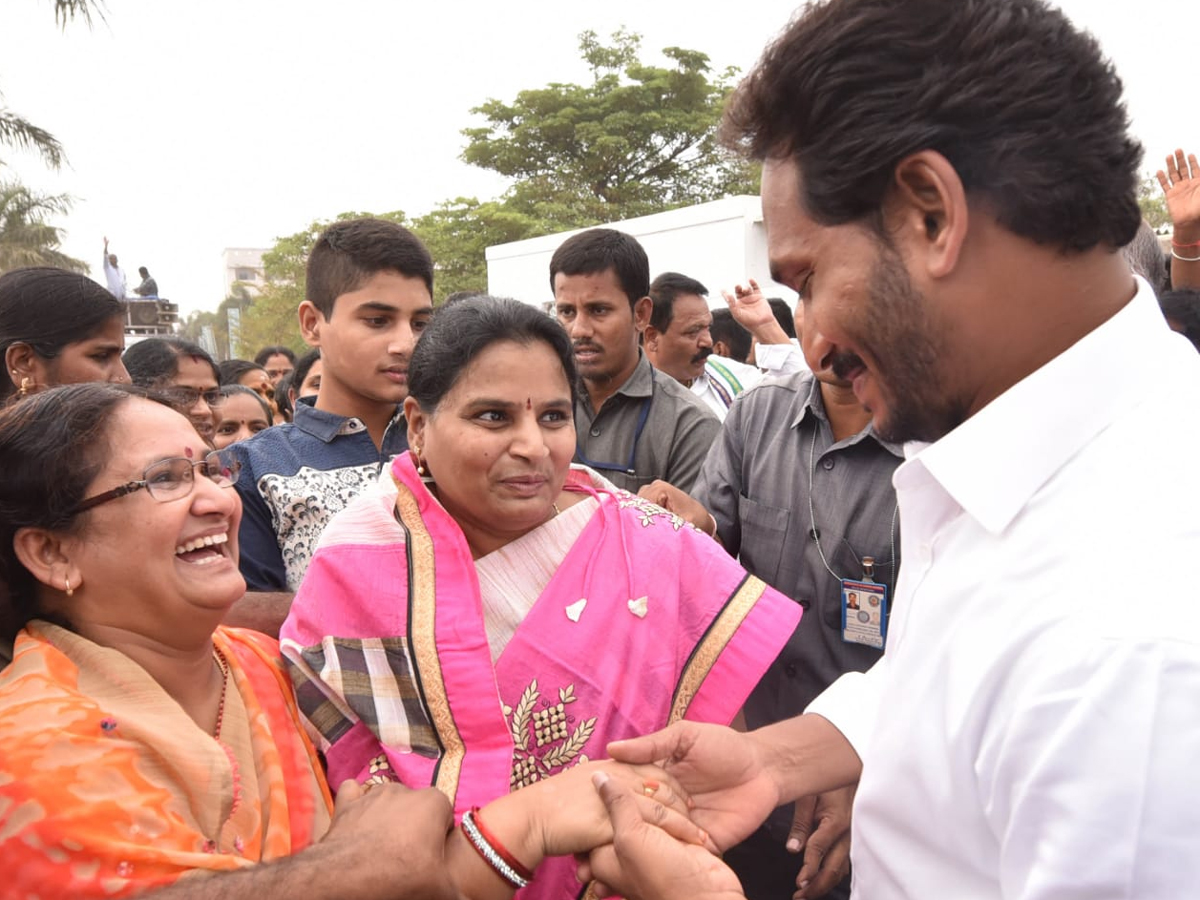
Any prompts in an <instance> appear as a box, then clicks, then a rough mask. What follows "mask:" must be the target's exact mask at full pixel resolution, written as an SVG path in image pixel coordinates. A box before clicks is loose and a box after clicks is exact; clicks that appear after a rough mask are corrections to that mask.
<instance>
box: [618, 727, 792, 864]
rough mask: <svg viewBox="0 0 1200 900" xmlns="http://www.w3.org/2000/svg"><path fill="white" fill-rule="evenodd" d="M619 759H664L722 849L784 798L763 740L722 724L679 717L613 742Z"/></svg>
mask: <svg viewBox="0 0 1200 900" xmlns="http://www.w3.org/2000/svg"><path fill="white" fill-rule="evenodd" d="M608 753H609V755H610V756H611V757H612V758H613V759H617V760H621V761H623V762H629V763H650V762H656V761H658V764H659V765H660V766H662V768H663V769H665V770H666V771H667V772H669V773H670V774H671V775H673V776H674V777H675V779H676V780H677V781H678V782H679V784H680V785H681V786H682V788H683V790H685V791H687V793H688V795H689V796H690V797H691V799H692V803H693V807H692V821H694V822H695V823H696V824H697V825H699V826H700V827H701V828H703V829H705V830H706V831H707V832H708V834H709V836H710V837H711V838H712V840H713V842H714V843H715V844H716V845H717V847H719V848H720V849H721V850H728V849H729V848H730V847H732V846H733V845H734V844H736V843H738V842H739V841H742V840H744V839H745V838H746V837H747V836H748V835H749V834H750V833H751V832H753V831H754V829H756V828H757V827H758V826H759V825H761V824H762V823H763V821H764V820H765V819H766V818H767V816H768V815H770V813H771V810H773V809H774V808H775V807H776V806H778V805H779V804H780V802H781V800H780V796H779V791H778V788H777V786H776V783H775V780H774V779H773V778H772V776H771V775H770V773H768V772H767V771H766V769H765V767H764V766H763V764H762V762H761V759H760V753H759V748H758V743H757V742H756V741H755V739H754V737H753V736H752V735H750V734H741V733H739V732H736V731H734V730H733V729H731V728H725V727H723V726H720V725H706V724H701V723H698V722H677V723H676V724H674V725H671V726H670V727H668V728H665V729H663V730H662V731H657V732H655V733H654V734H649V735H646V736H645V737H640V738H633V739H632V740H627V741H616V742H614V743H611V744H609V745H608Z"/></svg>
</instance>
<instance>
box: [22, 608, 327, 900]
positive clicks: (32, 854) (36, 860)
mask: <svg viewBox="0 0 1200 900" xmlns="http://www.w3.org/2000/svg"><path fill="white" fill-rule="evenodd" d="M213 643H214V644H215V645H216V647H217V648H218V649H219V650H221V652H222V654H223V655H224V656H225V658H226V660H227V661H228V665H229V682H228V688H227V692H226V703H225V711H224V717H223V722H222V726H221V734H220V740H214V739H213V737H212V736H211V735H209V734H207V733H205V732H204V731H202V730H200V728H199V727H198V726H197V725H196V724H195V722H193V721H192V719H191V718H190V717H189V716H188V715H187V714H186V713H185V712H184V711H183V709H182V707H180V706H179V704H177V703H176V702H175V701H174V700H172V699H171V698H170V697H169V696H168V695H167V693H166V692H165V691H163V689H162V688H161V687H159V685H158V683H157V682H155V681H154V680H153V679H152V678H151V677H150V676H149V675H148V674H147V673H146V671H145V670H144V669H142V668H141V667H140V666H138V665H137V664H136V663H134V662H133V661H132V660H130V659H129V658H128V657H126V656H125V655H123V654H122V653H120V652H118V651H116V650H112V649H109V648H106V647H101V646H99V645H97V644H94V643H92V642H91V641H88V640H87V639H85V638H82V637H80V636H79V635H76V634H73V633H71V632H69V631H66V630H65V629H62V628H59V627H57V626H54V625H50V624H48V623H45V622H33V623H30V625H28V626H27V627H26V629H25V630H23V631H22V632H21V633H20V634H19V635H18V637H17V642H16V647H15V653H14V656H13V662H12V664H11V665H9V666H8V667H7V668H5V669H4V670H3V672H0V872H4V873H5V874H4V880H5V882H6V885H5V896H9V897H27V896H28V897H33V896H36V897H39V898H41V900H49V898H55V897H62V898H68V897H71V898H75V897H120V896H126V895H129V894H132V893H135V892H139V891H144V890H146V889H147V888H150V887H154V886H163V885H166V884H170V883H171V882H173V881H175V880H176V879H178V878H180V877H183V876H189V877H190V876H191V875H193V874H200V873H203V872H214V871H229V870H234V869H239V868H243V867H246V866H250V865H254V864H256V863H258V862H264V861H267V860H271V859H276V858H278V857H281V856H287V855H290V854H292V853H295V852H296V851H298V850H301V849H303V848H304V847H306V846H308V845H309V844H311V843H313V842H314V841H315V840H317V839H319V838H320V837H321V836H322V835H323V834H324V832H325V831H326V830H327V828H328V827H329V821H330V811H331V809H332V804H331V802H330V797H329V790H328V788H327V787H326V784H325V779H324V776H323V775H322V773H321V766H320V763H319V761H318V759H317V756H316V754H315V752H314V751H313V749H312V746H311V744H310V743H309V741H308V739H307V738H306V737H305V736H304V733H303V730H302V726H301V724H300V718H299V715H298V713H297V710H296V705H295V700H294V698H293V696H292V693H291V687H290V683H289V681H288V679H287V676H286V674H285V673H284V671H283V669H282V664H281V662H280V660H279V650H278V645H277V644H276V643H275V641H273V640H272V639H270V638H268V637H266V636H264V635H261V634H257V633H255V632H250V631H242V630H238V629H225V628H220V629H218V630H217V632H216V633H215V634H214V635H213Z"/></svg>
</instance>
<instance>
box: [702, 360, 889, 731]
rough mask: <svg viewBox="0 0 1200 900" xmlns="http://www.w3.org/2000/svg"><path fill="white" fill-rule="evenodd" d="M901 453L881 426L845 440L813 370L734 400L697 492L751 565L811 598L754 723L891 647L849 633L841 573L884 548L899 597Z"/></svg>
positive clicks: (884, 572) (761, 695)
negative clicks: (884, 438) (880, 433)
mask: <svg viewBox="0 0 1200 900" xmlns="http://www.w3.org/2000/svg"><path fill="white" fill-rule="evenodd" d="M814 437H815V440H816V442H815V444H814V442H813V440H814ZM810 452H811V462H810ZM902 461H903V457H902V454H901V449H900V448H899V447H898V446H896V445H893V444H885V443H883V442H881V441H880V440H879V439H878V438H876V437H875V435H874V432H873V431H872V429H871V427H870V426H867V428H866V429H864V430H863V431H861V432H859V433H858V434H856V435H854V436H853V437H850V438H847V439H846V440H843V441H838V442H837V443H834V441H833V432H832V430H831V429H830V426H829V421H828V419H827V418H826V416H825V405H824V403H823V402H822V400H821V391H820V389H819V384H818V382H817V381H816V379H815V378H814V377H813V375H812V373H811V372H801V373H797V374H795V375H785V376H782V377H779V378H768V379H766V380H765V381H763V382H762V383H760V384H758V385H756V386H755V387H753V388H751V389H750V390H748V391H746V392H745V393H744V394H742V395H741V396H740V397H739V398H738V399H737V400H735V401H734V403H733V406H731V407H730V409H729V415H728V417H727V418H726V419H725V425H724V428H723V429H722V431H721V435H720V437H719V438H718V440H717V442H716V443H715V444H714V445H713V448H712V451H711V452H710V453H709V455H708V458H707V459H706V460H705V461H704V467H703V469H702V470H701V473H700V478H699V480H698V481H697V482H696V486H695V488H694V489H693V490H692V491H691V494H692V496H694V497H695V498H696V499H697V500H699V501H700V502H701V503H703V504H704V505H705V507H707V508H708V510H709V512H711V513H712V515H713V518H715V519H716V521H717V533H718V534H719V535H720V537H721V540H722V542H723V543H724V544H725V547H726V548H727V549H728V550H729V552H730V553H732V554H735V555H737V556H738V557H740V560H741V563H742V565H743V566H744V567H745V569H746V571H748V572H750V573H751V574H753V575H757V576H758V577H759V578H761V579H763V581H766V582H767V583H768V584H770V585H772V586H773V587H775V588H776V589H778V590H779V591H781V592H782V593H784V594H786V595H787V596H789V597H791V598H792V599H793V600H795V601H797V602H798V603H799V604H800V605H801V606H802V607H803V608H804V616H803V618H802V619H801V620H800V625H799V626H798V627H797V629H796V633H795V634H794V635H793V636H792V639H791V640H790V641H789V642H788V645H787V647H786V648H785V649H784V651H783V653H782V654H780V656H779V659H778V660H777V662H776V664H775V665H774V666H773V667H772V668H771V670H770V671H768V673H767V675H766V677H765V678H764V679H763V681H762V682H761V683H760V685H759V686H758V688H756V689H755V691H754V693H753V694H752V695H751V697H750V699H749V701H747V704H746V714H747V724H748V725H750V727H757V726H759V725H764V724H767V723H769V722H778V721H780V720H781V719H785V718H789V717H791V716H794V715H798V714H799V713H801V712H803V711H804V708H805V707H806V706H807V705H808V704H809V701H811V700H812V699H813V698H815V697H816V696H817V694H819V693H821V691H823V690H824V689H825V688H826V687H827V686H828V685H829V684H831V683H832V682H833V681H834V680H836V679H837V677H838V676H839V675H841V674H843V673H844V672H847V671H850V670H857V671H865V670H866V669H868V668H870V667H871V666H872V665H873V664H874V663H875V661H876V660H877V659H878V658H879V657H880V655H881V653H882V651H879V650H874V649H872V648H870V647H865V646H863V645H861V644H847V643H845V642H844V641H843V640H842V607H841V579H843V578H849V579H853V580H861V579H862V577H863V566H862V558H863V557H864V556H872V557H874V558H875V574H874V580H875V581H878V582H881V583H884V584H886V585H887V586H888V601H889V604H890V602H891V597H892V589H893V588H894V586H895V583H896V570H897V568H898V565H899V560H898V559H896V558H895V557H894V556H893V551H895V552H897V553H898V552H899V548H900V532H899V524H898V522H896V492H895V490H894V489H893V487H892V472H894V471H895V469H896V467H897V466H898V465H900V463H901V462H902ZM810 469H811V473H810ZM810 493H811V498H812V507H811V510H810V507H809V497H810ZM893 526H894V527H893ZM814 529H815V533H816V538H815V539H814ZM818 541H819V543H820V550H818ZM821 551H823V552H824V555H825V561H824V562H823V561H822V559H821ZM826 562H828V568H827V567H826V564H825V563H826ZM829 569H832V570H833V572H834V573H836V575H835V574H831V573H830V571H829ZM889 611H890V609H889Z"/></svg>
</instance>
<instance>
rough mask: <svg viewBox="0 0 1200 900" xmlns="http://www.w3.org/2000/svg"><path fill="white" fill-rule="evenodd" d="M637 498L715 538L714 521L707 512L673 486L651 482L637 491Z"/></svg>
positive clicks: (661, 482)
mask: <svg viewBox="0 0 1200 900" xmlns="http://www.w3.org/2000/svg"><path fill="white" fill-rule="evenodd" d="M638 496H639V497H641V498H642V499H644V500H649V501H650V502H651V503H653V504H655V505H657V506H661V507H662V508H663V509H665V510H666V511H667V512H673V513H675V515H677V516H679V518H681V519H683V520H685V521H687V522H690V523H691V524H692V525H695V526H696V527H697V528H699V529H700V530H701V531H703V532H704V533H705V534H707V535H710V536H713V537H715V536H716V535H715V532H716V520H715V519H713V517H712V516H711V515H710V514H709V512H708V510H707V509H705V508H704V506H703V505H702V504H700V503H699V502H697V501H696V500H693V499H692V498H691V497H690V496H689V495H688V494H686V493H684V492H683V491H681V490H680V489H679V488H677V487H675V486H674V485H673V484H667V482H665V481H662V480H661V479H659V480H657V481H652V482H650V484H647V485H645V486H644V487H643V488H641V490H639V491H638Z"/></svg>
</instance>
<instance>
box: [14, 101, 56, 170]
mask: <svg viewBox="0 0 1200 900" xmlns="http://www.w3.org/2000/svg"><path fill="white" fill-rule="evenodd" d="M2 97H3V95H0V98H2ZM0 144H4V145H7V146H9V147H19V148H22V149H25V150H34V151H36V152H38V153H40V154H41V156H42V159H44V160H45V161H46V163H47V165H49V166H50V167H51V168H54V169H57V168H58V167H59V166H61V165H62V161H63V148H62V144H60V143H59V141H58V138H56V137H55V136H54V135H52V134H51V133H50V132H48V131H46V130H45V129H44V128H38V127H37V126H36V125H34V124H33V123H32V122H30V121H29V120H28V119H23V118H21V117H20V116H18V115H17V114H16V113H14V112H12V111H11V110H9V109H8V108H7V107H4V106H0Z"/></svg>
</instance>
